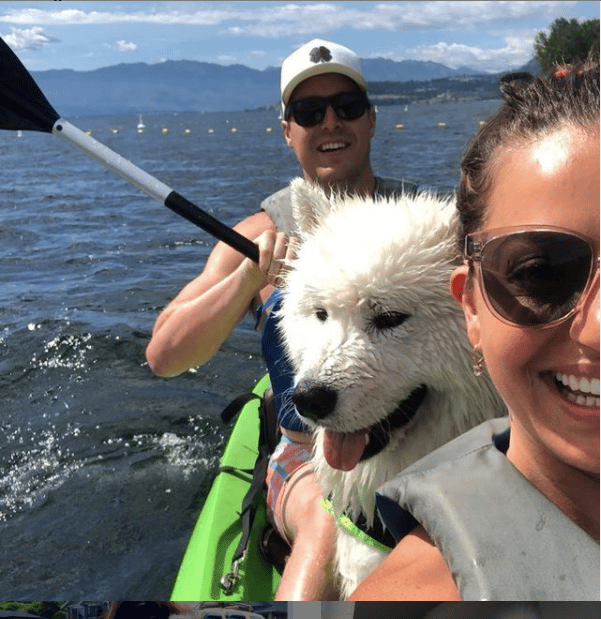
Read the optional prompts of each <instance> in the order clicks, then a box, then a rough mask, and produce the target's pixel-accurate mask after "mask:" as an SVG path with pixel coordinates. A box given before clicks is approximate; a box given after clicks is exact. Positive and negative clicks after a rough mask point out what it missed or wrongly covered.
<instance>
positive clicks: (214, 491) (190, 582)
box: [171, 376, 280, 601]
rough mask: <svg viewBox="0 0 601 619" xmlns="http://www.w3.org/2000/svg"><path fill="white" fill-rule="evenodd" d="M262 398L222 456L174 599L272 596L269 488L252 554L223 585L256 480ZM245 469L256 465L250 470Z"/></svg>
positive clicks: (263, 385)
mask: <svg viewBox="0 0 601 619" xmlns="http://www.w3.org/2000/svg"><path fill="white" fill-rule="evenodd" d="M268 387H269V377H268V376H265V377H263V379H261V380H260V381H259V382H258V383H257V385H256V387H255V388H254V389H253V393H255V394H257V395H259V396H262V395H263V393H264V392H265V389H267V388H268ZM258 439H259V400H257V399H254V400H251V401H250V402H248V403H247V404H245V406H244V407H243V409H242V410H241V412H240V414H239V415H238V418H237V420H236V423H235V425H234V428H233V430H232V434H231V436H230V439H229V441H228V443H227V445H226V448H225V450H224V453H223V456H222V458H221V463H220V464H221V467H222V468H223V467H233V468H234V469H236V470H235V471H229V470H226V471H220V472H219V473H218V474H217V476H216V478H215V480H214V481H213V484H212V486H211V489H210V491H209V494H208V496H207V499H206V501H205V503H204V505H203V507H202V510H201V513H200V516H199V517H198V520H197V522H196V526H195V527H194V531H193V532H192V536H191V538H190V541H189V543H188V547H187V549H186V552H185V554H184V558H183V560H182V563H181V566H180V569H179V572H178V575H177V579H176V582H175V586H174V588H173V593H172V595H171V599H172V600H174V601H176V600H180V601H181V600H183V601H187V600H203V601H205V600H206V601H209V600H224V601H263V600H272V599H273V596H274V594H275V591H276V589H277V586H278V584H279V580H280V575H279V574H278V572H277V570H276V569H275V568H274V567H273V566H272V565H271V564H270V563H268V562H267V561H266V560H265V558H264V557H263V555H262V554H261V552H260V550H259V549H260V541H261V535H262V532H263V530H264V528H265V526H266V525H267V514H266V508H265V491H264V490H261V496H259V497H257V498H256V499H255V501H256V504H257V512H256V515H255V519H254V523H253V527H252V529H251V535H250V540H249V543H248V547H247V556H246V558H245V559H244V560H242V561H240V565H239V572H238V579H237V581H236V584H235V585H234V586H233V588H232V590H231V592H230V593H229V594H228V593H226V591H225V589H224V587H223V586H222V585H221V579H222V578H223V576H224V575H226V574H228V573H231V572H232V558H233V555H234V553H235V551H236V548H237V547H238V543H239V541H240V538H241V536H242V519H241V518H240V517H239V514H240V508H241V505H242V501H243V500H244V497H245V495H246V493H247V491H248V489H249V488H250V485H251V483H252V477H253V476H252V469H253V468H254V466H255V462H256V459H257V454H258V448H257V445H258ZM244 469H250V470H251V472H246V471H244Z"/></svg>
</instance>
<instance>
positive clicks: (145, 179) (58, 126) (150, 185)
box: [52, 118, 173, 204]
mask: <svg viewBox="0 0 601 619" xmlns="http://www.w3.org/2000/svg"><path fill="white" fill-rule="evenodd" d="M52 133H54V134H55V135H58V136H60V137H61V138H63V140H66V141H67V142H69V143H70V144H72V145H73V146H75V147H76V148H78V149H79V150H81V151H83V152H84V153H85V154H86V155H89V156H90V157H92V158H93V159H95V160H96V161H98V163H101V164H102V165H103V166H104V167H105V168H107V169H109V170H111V171H112V172H114V173H115V174H118V175H119V176H121V177H122V178H124V179H125V180H126V181H128V182H130V183H131V184H132V185H135V186H136V187H137V188H138V189H141V190H142V191H144V192H145V193H147V194H148V195H149V196H150V197H152V198H154V199H155V200H158V201H159V202H160V203H161V204H163V203H164V202H165V199H166V198H167V196H168V195H169V194H170V193H171V192H172V191H173V190H172V189H171V188H170V187H168V186H167V185H165V183H162V182H161V181H159V180H157V179H156V178H154V176H151V175H150V174H148V173H147V172H144V170H141V169H140V168H138V167H137V166H135V165H134V164H133V163H131V161H128V160H127V159H125V158H123V157H122V156H121V155H118V154H117V153H116V152H115V151H113V150H111V149H110V148H108V146H105V145H104V144H101V143H100V142H98V140H95V139H94V138H92V137H90V136H89V135H87V134H86V133H84V132H83V131H81V130H80V129H78V128H77V127H74V126H73V125H72V124H71V123H70V122H68V121H66V120H64V119H62V118H59V119H58V120H57V121H56V123H54V126H53V127H52Z"/></svg>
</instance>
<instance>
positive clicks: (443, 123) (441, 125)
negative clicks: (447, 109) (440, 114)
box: [438, 122, 447, 129]
mask: <svg viewBox="0 0 601 619" xmlns="http://www.w3.org/2000/svg"><path fill="white" fill-rule="evenodd" d="M438 126H439V127H440V128H441V129H444V128H445V127H446V126H447V123H445V122H439V123H438Z"/></svg>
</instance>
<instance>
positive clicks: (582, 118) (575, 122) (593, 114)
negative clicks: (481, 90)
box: [457, 63, 599, 251]
mask: <svg viewBox="0 0 601 619" xmlns="http://www.w3.org/2000/svg"><path fill="white" fill-rule="evenodd" d="M499 91H500V92H501V96H502V97H503V99H504V100H505V103H504V105H502V107H501V108H500V109H499V110H498V111H497V112H496V113H495V114H494V115H493V116H491V117H490V118H489V119H488V120H487V121H486V122H485V124H484V125H483V126H482V127H481V128H480V130H479V131H478V133H477V134H476V136H475V137H474V139H473V140H472V142H471V144H470V145H469V146H468V148H467V150H466V152H465V154H464V156H463V159H462V161H461V168H460V177H459V185H458V188H457V210H458V214H459V218H458V219H459V223H458V230H457V242H458V244H459V249H460V251H463V243H464V238H465V236H466V235H467V234H470V233H471V232H475V231H476V230H478V229H480V228H481V226H482V225H483V222H484V218H485V215H486V213H485V211H486V203H487V201H488V198H489V193H490V190H491V187H492V183H493V176H494V174H493V163H494V161H495V159H496V156H497V155H498V153H499V151H500V149H501V148H502V147H504V146H508V145H510V144H515V143H516V142H519V141H520V140H524V141H525V140H532V139H533V138H535V137H537V136H543V135H544V134H547V133H551V132H552V131H554V130H557V129H560V128H562V127H580V128H581V129H584V130H585V131H590V128H591V126H592V125H593V124H594V123H598V121H599V64H598V63H585V64H583V65H579V66H577V67H570V66H562V67H557V68H556V69H555V70H554V71H552V72H551V73H550V74H549V75H546V76H542V77H533V76H532V75H530V74H529V73H510V74H508V75H506V76H504V77H502V78H501V80H500V82H499Z"/></svg>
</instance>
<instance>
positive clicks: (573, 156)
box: [350, 66, 599, 600]
mask: <svg viewBox="0 0 601 619" xmlns="http://www.w3.org/2000/svg"><path fill="white" fill-rule="evenodd" d="M500 89H501V93H502V95H503V97H504V98H505V101H506V103H505V105H504V106H503V107H502V108H501V109H500V110H499V112H498V113H497V114H495V115H494V116H493V117H492V118H491V119H489V121H488V122H487V123H486V125H485V126H484V127H482V129H481V130H480V132H479V133H478V135H477V136H476V138H475V140H474V141H473V143H472V144H471V146H470V147H469V149H468V151H467V152H466V154H465V156H464V158H463V161H462V166H461V178H460V184H459V188H458V198H457V208H458V210H459V220H460V230H459V243H460V247H461V251H462V252H463V256H464V265H463V266H461V267H459V268H457V269H456V270H455V271H454V273H453V274H452V276H451V282H450V287H451V292H452V294H453V295H454V296H455V298H456V299H457V301H458V302H459V303H460V305H461V307H462V308H463V311H464V314H465V319H466V324H467V332H468V337H469V340H470V342H471V343H472V345H473V347H474V354H475V371H476V372H482V371H488V372H489V374H490V376H491V378H492V380H493V382H494V384H495V386H496V387H497V389H498V391H499V393H500V394H501V396H502V397H503V399H504V401H505V403H506V405H507V408H508V411H509V427H510V431H507V432H505V433H504V434H501V435H495V433H496V432H498V430H499V425H500V421H499V420H495V423H494V424H489V425H485V426H480V427H479V428H476V429H475V430H473V431H471V432H469V433H467V434H465V435H463V436H462V437H459V439H456V441H453V442H452V443H450V444H449V445H446V446H444V447H443V448H442V449H441V450H438V452H435V453H434V454H432V455H430V456H428V457H427V458H425V459H423V460H422V461H420V462H419V463H417V464H416V465H414V466H413V467H410V468H409V469H407V470H406V471H404V472H403V473H401V474H400V475H399V476H398V477H397V478H395V479H394V480H393V481H392V482H388V484H386V485H385V486H384V487H383V488H382V489H381V492H382V495H383V496H382V497H380V498H379V504H380V507H381V509H380V511H381V514H382V517H383V518H384V520H385V521H386V524H387V526H389V528H391V530H393V531H394V530H395V529H396V530H397V532H398V535H399V536H401V537H402V539H401V540H400V542H399V543H398V545H397V546H396V547H395V549H394V550H393V552H392V553H391V554H390V555H389V557H388V558H387V559H386V560H385V561H384V562H383V563H382V564H381V565H380V566H379V568H377V569H376V570H375V571H374V573H373V574H372V575H371V576H370V577H368V578H367V579H366V580H365V581H364V582H363V583H362V584H361V585H360V586H359V587H358V588H357V590H356V591H355V593H354V594H353V595H352V596H351V598H350V599H351V600H376V599H382V600H460V599H464V600H467V599H472V600H478V599H482V600H486V599H489V600H490V599H497V600H501V599H506V600H509V599H513V600H527V599H532V600H536V599H599V68H598V66H588V67H586V68H580V69H570V68H565V67H564V68H562V69H560V70H557V71H556V72H555V73H554V74H553V75H551V76H549V77H544V78H536V79H534V78H532V77H531V76H527V75H526V74H519V75H514V76H508V77H507V78H506V79H505V80H502V84H501V86H500ZM484 368H486V370H485V369H484ZM398 505H400V506H401V507H402V508H403V509H398ZM393 507H394V508H396V512H394V510H393V509H392V508H393ZM412 527H413V528H412ZM408 530H410V532H409V533H407V531H408ZM403 535H404V536H403Z"/></svg>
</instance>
